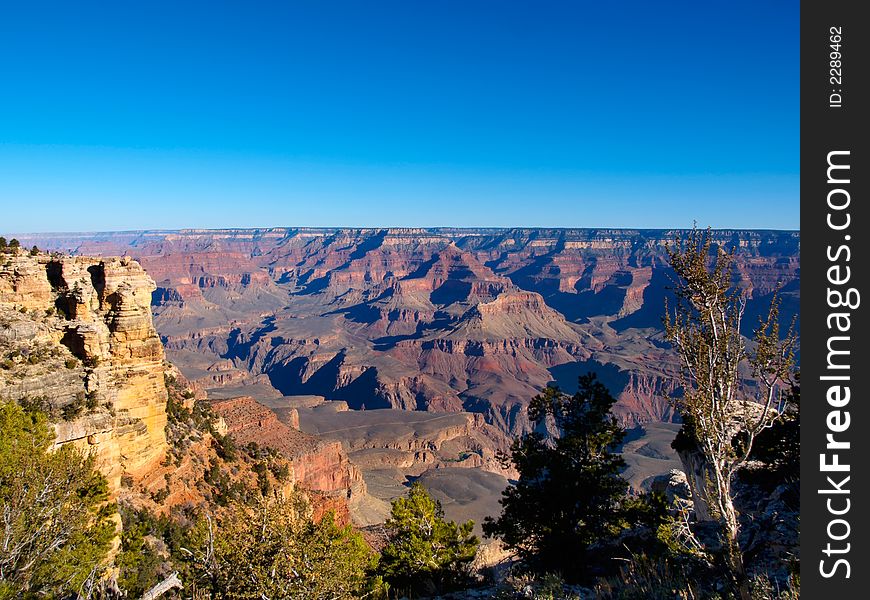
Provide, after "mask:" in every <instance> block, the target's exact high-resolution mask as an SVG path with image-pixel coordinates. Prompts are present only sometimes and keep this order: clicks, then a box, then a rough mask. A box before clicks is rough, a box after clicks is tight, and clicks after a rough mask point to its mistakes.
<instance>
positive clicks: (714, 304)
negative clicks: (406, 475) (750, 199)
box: [664, 229, 797, 600]
mask: <svg viewBox="0 0 870 600" xmlns="http://www.w3.org/2000/svg"><path fill="white" fill-rule="evenodd" d="M668 256H669V259H670V264H671V267H672V268H673V269H674V271H675V273H676V279H675V288H674V292H675V295H676V305H675V306H673V307H667V308H666V311H665V317H664V324H665V331H666V334H667V339H668V340H669V341H670V342H671V343H672V344H673V345H674V347H675V349H676V351H677V353H678V355H679V358H680V362H681V365H680V366H681V377H680V379H681V381H680V383H681V385H682V388H683V396H682V397H680V398H676V399H675V403H676V405H677V409H678V410H679V412H680V414H681V416H682V417H683V420H684V426H683V431H682V436H683V437H684V438H685V439H687V440H688V441H689V442H690V444H691V446H692V448H693V450H692V452H688V453H681V459H682V460H683V463H684V467H685V468H686V471H687V475H688V478H689V483H690V486H691V489H692V497H693V500H694V505H695V511H696V516H697V518H698V520H700V521H706V522H708V523H711V524H713V526H714V528H715V529H716V530H717V534H718V538H719V540H718V541H719V543H720V544H721V545H720V546H719V547H718V548H715V554H717V555H719V556H721V558H722V559H723V563H724V566H725V568H726V569H727V570H728V573H729V576H730V579H731V581H732V584H733V586H734V588H735V591H736V592H737V593H738V594H739V596H740V598H741V599H743V600H748V599H749V598H750V589H749V579H748V577H747V574H746V569H745V567H744V563H743V556H742V554H741V551H740V546H739V543H738V534H739V522H738V513H737V510H736V509H735V507H734V502H733V497H732V480H733V477H734V474H735V472H736V471H737V470H738V469H739V468H740V467H741V466H742V465H743V464H744V463H745V462H746V460H747V458H748V457H749V454H750V452H751V451H752V446H753V443H754V441H755V439H756V437H757V436H758V434H759V433H760V432H761V431H763V430H764V429H766V428H769V427H770V426H771V425H772V424H773V422H774V420H775V419H776V416H777V414H778V409H779V408H780V403H781V402H782V393H783V387H784V386H783V383H784V382H785V381H786V380H787V379H788V377H789V376H790V374H791V371H792V369H793V366H794V348H795V346H796V343H797V337H796V335H795V333H794V327H792V328H790V329H789V331H788V332H787V333H786V334H785V336H784V337H783V338H780V326H779V305H780V298H779V295H778V294H775V295H774V299H773V301H772V302H771V305H770V309H769V310H768V312H767V315H766V317H765V318H763V319H761V320H760V322H759V325H758V327H757V329H756V330H755V332H754V336H753V339H752V341H751V342H750V343H747V340H746V338H744V337H743V336H742V335H741V333H740V328H741V324H742V321H743V316H744V312H745V309H746V300H747V292H746V290H744V289H741V288H739V287H736V286H734V285H733V281H734V280H733V275H734V273H733V261H734V255H733V251H732V252H726V251H725V250H724V249H722V248H721V246H718V245H717V246H714V245H713V243H712V238H711V235H710V230H709V229H708V230H707V231H706V232H704V231H699V230H697V229H695V230H693V231H692V232H691V233H690V234H689V235H688V236H687V237H686V238H684V239H680V238H678V239H677V240H676V243H675V244H674V245H669V246H668ZM745 367H748V369H747V370H745V371H744V370H743V369H744V368H745ZM749 374H751V375H752V377H753V378H754V379H755V381H757V382H758V385H757V386H751V387H750V386H747V385H744V383H743V379H744V377H742V375H749ZM738 434H739V435H738ZM687 463H688V464H687Z"/></svg>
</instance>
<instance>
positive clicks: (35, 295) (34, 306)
mask: <svg viewBox="0 0 870 600" xmlns="http://www.w3.org/2000/svg"><path fill="white" fill-rule="evenodd" d="M2 258H3V260H5V261H6V262H5V263H4V264H3V266H2V267H0V320H2V330H0V347H2V354H3V356H2V360H3V368H2V369H0V397H2V398H4V399H9V400H16V401H18V402H21V403H23V404H32V405H35V406H38V407H40V408H43V409H44V410H46V411H48V412H49V414H50V415H51V416H52V417H53V419H54V421H55V423H56V424H55V430H56V432H57V439H56V443H57V444H75V445H76V446H78V447H80V448H82V449H83V450H86V451H89V452H95V453H96V456H97V461H98V466H99V468H100V469H101V470H102V471H103V472H104V473H105V474H106V476H107V477H108V479H109V486H110V489H111V490H112V491H113V493H116V492H117V491H118V489H119V488H120V483H121V478H122V477H123V476H127V477H130V478H132V479H134V480H143V479H146V478H147V477H148V475H149V473H151V472H153V471H154V470H155V469H156V468H158V467H159V464H160V462H161V461H162V460H163V458H164V455H165V453H166V449H167V444H166V437H165V433H164V428H165V426H166V408H165V407H166V398H167V392H166V386H165V384H164V368H165V366H164V355H163V347H162V345H161V343H160V339H159V338H158V336H157V331H156V330H155V329H154V325H153V324H152V321H151V310H150V303H151V293H152V292H153V291H154V289H155V285H154V282H153V281H152V280H151V278H150V277H149V276H148V275H147V274H146V273H145V271H144V270H142V268H141V267H140V266H139V264H138V263H137V262H135V261H133V260H132V259H130V258H112V259H108V258H107V259H101V258H88V257H63V258H55V257H50V256H46V255H38V256H30V255H24V254H20V253H19V254H15V255H5V256H4V257H2Z"/></svg>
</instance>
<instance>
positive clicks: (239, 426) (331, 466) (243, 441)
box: [211, 396, 365, 498]
mask: <svg viewBox="0 0 870 600" xmlns="http://www.w3.org/2000/svg"><path fill="white" fill-rule="evenodd" d="M211 406H212V408H213V409H214V411H215V412H216V413H217V414H218V415H219V416H220V417H221V418H222V419H223V421H224V422H225V423H226V425H227V434H229V435H230V436H232V437H233V439H234V440H235V441H236V443H237V444H239V445H241V446H245V445H247V444H250V443H252V442H253V443H255V444H257V445H259V446H261V447H266V448H271V449H273V450H277V451H278V452H280V453H281V455H282V456H284V458H286V459H288V460H289V461H290V463H291V466H292V468H293V479H294V480H295V481H296V482H297V483H299V484H301V485H302V486H303V487H304V488H306V489H308V490H312V491H316V492H323V493H327V494H338V495H342V496H346V497H347V498H352V497H353V496H354V495H355V494H364V493H365V483H364V482H363V480H362V475H361V474H360V471H359V469H358V468H357V467H356V465H354V464H353V463H351V462H350V461H349V460H348V458H347V454H346V453H345V452H344V450H343V449H342V446H341V442H339V441H334V440H323V439H319V438H317V437H315V436H312V435H309V434H306V433H303V432H302V431H299V430H298V429H294V428H292V427H290V426H288V425H286V424H285V423H283V422H281V421H279V420H278V416H277V415H276V414H275V413H274V412H273V411H272V410H270V409H269V408H268V407H266V406H264V405H262V404H260V403H258V402H257V401H255V400H254V399H253V398H251V397H249V396H241V397H237V398H229V399H226V400H215V401H213V402H212V403H211Z"/></svg>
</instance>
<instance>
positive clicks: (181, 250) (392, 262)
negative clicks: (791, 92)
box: [18, 228, 800, 521]
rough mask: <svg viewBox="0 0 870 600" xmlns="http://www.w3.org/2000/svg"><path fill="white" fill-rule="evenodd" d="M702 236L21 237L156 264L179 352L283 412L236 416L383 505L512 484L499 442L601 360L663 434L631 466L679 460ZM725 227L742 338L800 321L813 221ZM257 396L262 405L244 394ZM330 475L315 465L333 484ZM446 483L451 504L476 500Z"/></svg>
mask: <svg viewBox="0 0 870 600" xmlns="http://www.w3.org/2000/svg"><path fill="white" fill-rule="evenodd" d="M685 233H686V232H685V231H680V230H625V229H449V228H434V229H343V228H267V229H226V230H196V229H190V230H179V231H140V232H118V233H111V232H109V233H93V234H41V235H31V236H27V235H20V236H18V237H19V239H20V240H21V241H22V243H24V244H26V245H28V246H29V245H31V244H36V245H38V246H39V247H40V248H44V249H49V250H57V251H62V252H66V253H71V254H73V255H82V256H125V257H132V259H135V261H138V263H139V264H141V266H142V269H144V271H145V272H147V274H148V275H149V276H150V277H151V278H152V279H153V280H154V282H155V283H156V287H155V289H154V290H153V292H151V295H150V298H148V300H149V301H150V304H151V306H150V310H151V312H153V315H154V325H155V327H156V330H157V332H159V336H160V340H161V341H162V342H163V346H164V348H165V352H166V356H167V358H168V359H169V360H170V361H171V362H172V364H174V365H175V366H177V368H178V369H179V370H180V371H181V373H183V375H184V377H185V378H186V379H187V380H188V381H189V382H190V385H191V386H192V387H193V388H194V389H195V390H197V391H198V392H201V393H203V394H206V395H208V397H209V398H212V399H215V400H218V404H220V402H222V401H226V402H236V403H240V402H241V404H243V405H244V406H247V408H248V409H251V407H252V406H257V407H265V408H266V410H268V411H271V413H272V414H274V415H276V416H277V419H273V418H272V417H271V416H268V415H265V414H262V415H260V416H258V417H256V418H255V419H254V421H255V422H256V424H257V426H258V427H259V428H260V430H262V431H261V432H260V433H257V432H256V430H251V429H250V423H249V424H248V425H246V426H245V427H248V429H245V428H241V429H238V428H237V429H236V430H235V432H236V435H239V436H240V437H242V438H244V439H247V438H245V437H244V436H250V437H251V439H255V438H256V437H257V436H258V435H262V436H263V439H268V440H273V441H274V443H275V445H276V446H281V444H282V443H284V442H281V441H280V440H278V438H279V437H281V436H284V437H286V438H287V440H291V439H292V440H302V439H303V437H301V436H309V437H308V438H304V439H307V440H309V441H311V440H314V439H316V440H317V442H316V443H314V442H312V444H311V447H314V446H317V447H319V448H321V449H323V452H324V453H325V454H330V453H331V457H329V458H324V461H325V462H324V463H323V465H326V464H333V465H342V466H341V469H346V470H347V469H349V470H347V472H346V473H344V474H343V475H336V477H338V479H337V480H336V481H338V480H340V481H341V486H346V487H347V489H352V488H353V487H354V485H357V486H359V485H360V484H367V485H368V489H369V491H371V492H372V494H368V493H366V494H365V497H366V502H367V504H365V509H366V510H367V511H368V512H369V513H370V516H371V515H382V514H383V510H384V504H383V503H384V502H386V501H387V500H389V499H390V498H391V497H395V495H398V494H400V493H401V492H402V487H401V485H402V484H403V483H405V482H406V479H407V478H409V477H410V478H417V477H420V478H422V479H423V480H424V481H425V480H427V479H429V480H431V481H432V484H433V486H435V485H436V484H438V485H441V487H442V489H443V490H452V491H451V492H450V493H452V494H453V495H454V496H461V495H462V494H461V493H460V488H463V489H464V488H472V487H479V488H481V489H484V488H485V489H486V490H488V492H486V493H490V494H491V493H492V490H496V489H499V487H500V486H501V487H503V486H504V485H506V482H507V479H508V478H509V477H510V476H511V473H509V472H506V471H504V470H502V469H501V467H499V466H498V464H497V461H495V460H494V456H495V455H496V454H497V453H498V451H500V450H504V449H506V448H507V446H508V445H509V443H510V440H511V439H512V438H513V437H514V436H517V435H521V434H523V433H525V432H528V431H530V429H531V425H530V422H529V419H528V416H527V414H526V411H525V409H526V406H527V405H528V402H529V400H530V399H531V398H532V397H533V396H534V395H535V394H537V393H539V392H540V390H541V389H542V388H543V387H545V386H546V385H548V384H552V383H553V382H555V383H557V384H558V385H559V386H560V387H561V388H562V389H563V390H565V391H568V392H571V391H573V389H575V388H576V381H577V376H578V375H581V374H583V373H586V372H588V371H594V372H596V373H597V375H598V376H599V378H600V379H601V380H602V381H603V382H604V383H605V384H606V385H607V386H608V387H609V388H610V389H611V391H612V392H613V393H614V395H615V396H616V397H617V403H616V405H615V406H614V410H613V413H614V415H615V416H616V418H617V419H618V420H619V421H620V423H621V424H623V425H624V426H626V427H629V428H634V429H635V430H636V431H637V432H640V433H641V434H642V433H644V432H646V433H647V434H649V440H651V441H649V443H647V442H644V441H643V440H640V441H637V440H636V438H632V439H633V440H635V441H634V442H633V445H632V444H629V446H631V447H629V448H627V452H628V453H629V454H631V453H632V452H633V450H632V448H635V449H639V451H638V453H635V454H634V456H635V457H636V458H633V459H631V460H629V464H630V469H631V470H632V471H631V473H630V475H629V479H630V480H631V481H632V485H633V486H635V487H641V486H643V485H645V484H644V481H645V480H646V479H649V478H650V477H652V476H653V475H655V474H657V473H663V472H667V471H668V470H669V469H670V468H672V467H673V466H674V465H675V464H676V463H675V462H674V459H675V457H674V456H673V454H672V452H671V451H670V449H669V446H668V443H669V439H670V438H669V436H670V437H672V435H673V433H674V432H675V430H676V426H674V425H669V423H670V422H672V421H674V419H675V414H674V411H673V408H672V406H671V404H670V402H669V401H668V398H669V397H670V396H672V395H679V394H680V389H679V387H678V386H677V385H676V384H675V383H674V382H675V381H676V380H677V378H676V375H677V365H676V364H675V362H674V356H673V354H672V353H671V351H670V349H669V347H668V345H667V344H666V343H665V341H664V334H663V331H662V327H661V317H662V315H663V313H664V310H665V308H664V307H665V304H664V303H665V297H666V295H667V287H668V285H669V281H670V279H669V278H670V277H671V274H672V273H671V270H670V268H669V267H668V254H667V244H668V243H673V242H674V240H675V239H676V238H678V237H679V236H681V235H685ZM711 235H712V238H713V241H714V244H715V245H716V246H719V247H722V248H725V249H728V250H731V249H733V251H734V256H735V267H736V268H735V279H734V284H735V285H736V286H738V287H739V288H741V289H742V290H743V291H744V292H745V293H746V295H747V297H748V298H749V301H748V304H747V310H746V317H745V320H744V330H745V331H744V333H746V334H751V331H752V329H753V327H754V326H755V325H756V323H757V319H758V316H759V315H760V314H762V313H763V311H765V310H766V308H767V306H768V305H769V303H770V300H771V299H772V298H773V296H774V294H775V293H778V294H779V297H780V299H781V310H780V317H781V319H782V321H783V323H784V324H785V325H786V326H788V323H790V322H791V320H792V318H793V317H796V316H797V315H798V314H799V302H800V297H799V284H800V260H799V250H800V235H799V233H797V232H793V231H755V230H742V231H741V230H713V231H712V232H711ZM71 260H75V259H71ZM117 260H122V261H124V260H129V259H127V258H124V259H117ZM39 293H42V292H39ZM143 310H144V309H143ZM798 325H799V323H798ZM239 397H245V398H247V400H244V401H239V400H232V399H233V398H239ZM227 406H230V405H227ZM246 410H247V409H246ZM251 410H253V413H252V414H254V413H256V412H257V411H260V410H263V409H262V408H256V409H251ZM432 417H439V418H438V419H437V420H432ZM441 417H443V418H441ZM254 421H251V423H253V422H254ZM261 424H262V425H261ZM278 425H280V427H278ZM231 427H232V426H231ZM238 427H241V426H238ZM281 428H284V429H281ZM264 432H265V433H264ZM276 432H278V433H276ZM281 432H283V433H281ZM286 443H295V442H291V441H287V442H286ZM330 444H333V446H330ZM338 446H340V448H339V447H338ZM329 448H332V450H329ZM651 448H654V449H653V450H651ZM668 453H670V454H668ZM657 461H658V462H657ZM301 462H305V461H301ZM346 465H351V466H350V467H347V466H346ZM353 469H359V470H360V472H361V476H360V473H358V472H352V471H353ZM317 470H318V469H317V468H315V469H314V470H313V472H314V471H317ZM332 476H333V475H328V476H325V477H326V478H325V479H324V474H323V473H322V472H321V473H319V474H318V475H312V478H313V480H318V481H320V482H321V483H318V485H323V482H325V481H327V480H329V477H332ZM490 477H492V478H498V479H490ZM438 482H441V483H438ZM457 482H463V483H457ZM327 487H328V486H327ZM339 487H340V486H339ZM482 493H483V492H482ZM444 494H445V495H444V500H445V505H446V508H448V509H449V507H450V506H454V507H459V505H460V504H461V502H454V501H453V500H455V498H453V497H449V493H448V492H446V491H445V492H444ZM373 498H374V500H373ZM479 500H480V499H479V498H474V499H469V500H468V502H467V503H466V505H465V508H466V509H468V510H466V511H465V513H462V511H459V512H457V514H460V513H461V514H466V513H468V514H472V513H474V516H475V517H477V512H479V511H476V509H471V508H469V507H472V506H477V505H476V504H475V503H479ZM484 504H485V502H484ZM491 508H492V507H487V510H488V509H491ZM481 510H482V509H481ZM448 516H450V510H448ZM362 520H363V521H365V519H362Z"/></svg>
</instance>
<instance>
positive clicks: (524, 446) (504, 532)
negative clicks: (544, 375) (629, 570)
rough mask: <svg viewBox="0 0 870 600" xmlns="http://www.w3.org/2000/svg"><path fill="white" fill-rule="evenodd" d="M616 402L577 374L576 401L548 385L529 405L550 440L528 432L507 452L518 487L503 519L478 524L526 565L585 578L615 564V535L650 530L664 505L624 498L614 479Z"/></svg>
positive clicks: (622, 484) (618, 465)
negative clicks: (550, 430) (552, 430)
mask: <svg viewBox="0 0 870 600" xmlns="http://www.w3.org/2000/svg"><path fill="white" fill-rule="evenodd" d="M614 402H615V400H614V398H613V396H612V395H611V394H610V392H608V390H607V388H605V387H604V385H602V384H601V383H600V382H599V381H597V380H596V378H595V375H594V374H589V375H585V376H583V377H580V386H579V391H578V392H577V393H576V394H574V395H573V396H569V395H567V394H564V393H562V392H560V391H559V390H558V389H557V388H552V387H548V388H547V389H545V390H544V392H543V394H541V395H539V396H536V397H535V398H534V399H533V400H532V402H531V404H530V406H529V417H530V418H531V420H532V421H533V422H534V423H535V424H536V425H539V426H540V425H543V424H545V423H548V422H549V423H550V425H551V426H553V425H554V426H555V427H556V428H557V429H558V432H559V433H558V435H557V436H555V437H554V438H551V437H550V436H545V435H543V434H541V433H537V432H533V433H530V434H528V435H526V436H524V437H522V438H520V439H518V440H516V441H515V442H514V444H513V446H512V447H511V453H510V456H509V457H507V458H509V460H510V462H511V463H512V464H513V466H514V467H515V468H516V470H517V471H518V472H519V480H518V481H517V483H516V485H512V486H510V487H508V488H507V489H506V490H505V491H504V492H503V495H502V499H501V501H500V502H501V505H502V507H503V510H502V514H501V516H499V517H498V518H497V519H492V518H488V519H487V520H486V522H485V523H484V525H483V530H484V533H485V534H486V535H488V536H494V537H499V538H501V539H502V541H503V542H504V543H505V545H506V546H507V547H508V548H510V549H511V550H514V551H515V552H516V553H517V555H518V556H519V558H520V560H521V561H522V563H523V564H524V565H525V567H526V568H527V569H529V570H531V571H534V572H538V573H551V572H559V573H560V574H561V575H562V577H564V578H565V579H566V580H568V581H583V580H587V579H589V578H590V577H592V576H594V575H596V574H601V573H602V572H604V571H605V570H606V569H607V568H608V567H612V565H609V564H607V563H608V562H609V563H612V562H613V561H612V560H611V557H612V554H611V551H612V546H614V545H616V544H614V542H615V541H616V538H617V536H619V535H620V534H622V533H624V532H625V531H626V530H627V529H629V528H630V527H632V526H634V525H638V524H644V525H648V526H649V527H650V528H652V529H654V528H656V527H657V526H658V524H660V523H661V522H662V521H663V519H664V507H663V505H662V504H661V503H660V502H657V501H656V500H655V499H653V498H651V497H645V496H641V497H639V498H631V497H629V496H628V483H627V482H626V481H625V480H624V479H623V478H622V477H621V476H620V475H619V473H620V471H622V469H623V468H624V466H625V462H624V461H623V459H622V457H620V456H619V455H618V454H616V448H617V446H618V445H619V444H620V443H621V442H622V440H623V438H624V437H625V431H624V430H623V429H622V428H621V427H620V426H619V425H618V424H617V423H616V420H615V419H614V418H613V417H612V416H611V415H610V408H611V407H612V406H613V403H614Z"/></svg>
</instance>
